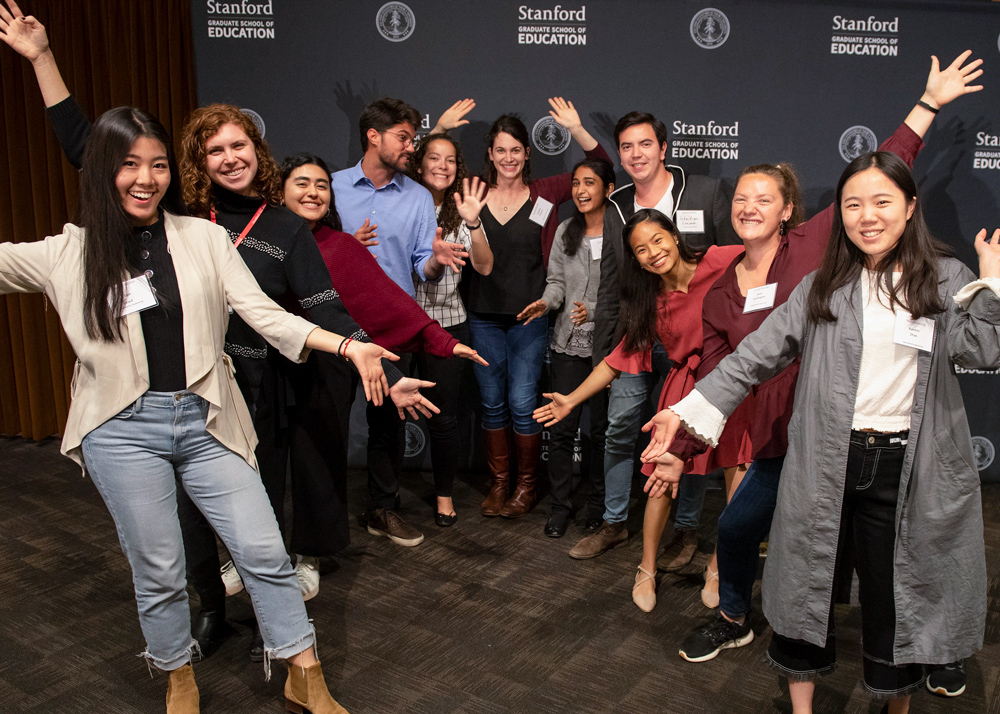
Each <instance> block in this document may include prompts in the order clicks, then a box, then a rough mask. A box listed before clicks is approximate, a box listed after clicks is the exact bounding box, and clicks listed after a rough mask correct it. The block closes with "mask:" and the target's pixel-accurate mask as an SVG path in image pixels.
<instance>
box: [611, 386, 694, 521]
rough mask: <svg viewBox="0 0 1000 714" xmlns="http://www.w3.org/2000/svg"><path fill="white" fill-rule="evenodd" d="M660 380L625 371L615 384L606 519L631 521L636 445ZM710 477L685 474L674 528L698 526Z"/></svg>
mask: <svg viewBox="0 0 1000 714" xmlns="http://www.w3.org/2000/svg"><path fill="white" fill-rule="evenodd" d="M656 382H657V378H656V375H655V374H654V373H653V372H642V373H640V374H629V373H628V372H622V373H621V375H620V376H619V377H618V379H616V380H615V381H613V382H612V383H611V394H610V395H609V396H608V432H607V438H606V440H605V445H604V520H606V521H607V522H608V523H624V522H625V520H626V519H628V501H629V497H630V496H631V494H632V474H633V471H634V469H635V442H636V440H637V439H638V438H639V430H640V429H641V428H642V425H643V424H644V423H645V422H647V421H649V419H650V418H651V417H652V415H653V408H654V407H653V404H652V402H651V401H650V397H651V392H652V390H653V388H654V387H655V386H656ZM707 488H708V478H707V477H706V476H700V475H690V474H684V475H683V476H682V477H681V483H680V488H679V489H678V491H677V504H676V505H675V506H674V528H677V529H682V530H686V529H694V528H697V527H698V520H699V518H700V516H701V509H702V506H703V505H704V503H705V490H706V489H707Z"/></svg>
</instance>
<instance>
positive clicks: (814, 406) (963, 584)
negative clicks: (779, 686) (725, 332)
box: [645, 152, 1000, 714]
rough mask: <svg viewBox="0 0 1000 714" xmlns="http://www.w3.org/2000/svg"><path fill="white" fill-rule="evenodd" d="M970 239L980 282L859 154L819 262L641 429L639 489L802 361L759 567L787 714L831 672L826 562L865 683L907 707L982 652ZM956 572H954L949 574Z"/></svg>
mask: <svg viewBox="0 0 1000 714" xmlns="http://www.w3.org/2000/svg"><path fill="white" fill-rule="evenodd" d="M986 237H987V232H986V230H985V229H984V230H982V231H980V233H979V234H978V235H977V236H976V239H975V249H976V253H977V254H978V256H979V279H978V280H977V279H976V276H975V275H974V274H973V273H972V271H970V270H969V269H968V268H967V267H965V266H964V265H963V264H962V263H960V262H959V261H957V260H955V259H954V258H952V257H950V256H951V250H950V249H949V248H948V247H947V246H946V245H944V244H943V243H940V242H939V241H937V240H936V239H934V238H933V236H932V235H931V233H930V230H929V229H928V228H927V225H926V224H925V223H924V219H923V215H922V212H921V208H920V201H919V200H918V198H917V188H916V183H915V181H914V180H913V175H912V174H911V172H910V169H909V167H908V166H907V165H906V163H905V162H904V161H903V160H902V159H900V158H899V157H898V156H896V155H895V154H892V153H889V152H875V153H871V154H864V155H862V156H859V157H858V158H857V159H855V160H854V161H852V162H851V163H850V164H849V165H848V167H847V168H846V169H845V170H844V173H843V174H842V175H841V177H840V181H839V182H838V184H837V193H836V201H835V203H834V215H833V225H832V231H831V236H830V241H829V243H828V245H827V247H826V252H825V255H824V257H823V261H822V264H821V265H820V267H819V269H818V270H817V271H815V272H814V273H811V274H810V275H808V276H806V278H805V279H804V280H803V281H802V282H801V283H800V284H799V285H798V287H796V288H795V290H794V291H792V294H791V296H790V297H789V298H788V300H787V302H785V303H784V304H782V305H781V306H780V307H779V308H777V309H776V310H774V311H773V312H772V313H771V314H770V315H769V316H768V318H767V319H766V320H764V323H763V324H762V325H761V326H760V328H759V329H758V330H757V331H756V332H754V333H753V334H751V335H749V336H748V337H746V338H745V339H744V340H743V342H741V343H740V345H739V347H738V348H737V349H736V351H735V352H734V353H733V354H731V355H729V356H728V357H726V358H725V359H724V360H722V362H720V363H719V366H718V367H716V369H715V370H713V371H712V373H711V374H709V375H708V376H707V377H705V378H704V379H702V380H700V381H699V382H698V384H697V385H696V388H695V391H693V392H691V394H690V395H688V397H686V398H685V399H683V400H681V401H680V402H678V403H676V404H674V405H672V406H671V407H670V409H669V410H666V411H663V412H661V413H660V414H658V415H657V418H656V424H657V435H656V437H654V438H655V441H654V442H651V444H650V450H649V452H648V453H647V454H646V455H645V457H646V458H647V459H651V460H657V459H660V458H662V457H664V456H665V457H666V459H665V461H664V463H663V464H659V463H658V464H657V467H656V471H655V472H654V475H653V478H651V479H650V482H649V491H650V493H661V492H663V491H664V490H668V489H670V488H672V484H673V482H674V480H675V477H676V468H675V467H674V466H673V465H672V461H673V459H671V458H670V455H669V454H665V455H664V454H662V450H663V449H665V448H666V446H667V445H668V444H669V440H670V439H671V438H672V436H673V433H674V432H675V431H676V428H677V427H678V425H679V424H681V423H683V424H684V425H685V428H686V429H687V430H688V431H689V432H690V433H691V434H693V435H694V436H696V437H698V438H699V439H701V440H702V441H705V442H706V443H709V444H711V443H712V442H713V441H714V440H715V438H716V434H717V432H718V431H719V430H720V429H721V427H722V426H723V425H724V424H725V415H726V414H727V413H728V412H729V411H730V410H731V409H732V408H733V407H734V406H735V405H736V404H738V403H739V401H740V400H742V399H743V396H744V395H745V394H746V393H747V392H748V391H749V389H750V387H751V386H752V385H753V384H757V383H760V382H762V381H764V380H766V379H768V378H770V377H771V376H773V375H775V374H777V373H778V372H780V371H781V370H782V369H784V368H785V367H786V366H787V365H789V364H790V363H791V362H792V361H793V360H795V359H796V358H800V359H801V367H800V371H799V376H798V382H797V388H796V393H795V406H794V409H793V412H792V416H791V421H790V422H789V426H788V452H787V455H786V456H785V458H784V464H783V467H782V469H781V474H782V477H781V479H780V481H779V484H778V496H777V508H776V510H775V513H774V521H773V525H772V527H771V537H770V545H769V549H768V558H767V566H766V568H765V570H764V583H763V602H764V614H765V615H766V617H767V619H768V621H769V622H770V623H771V626H772V627H773V629H774V636H773V638H772V640H771V644H770V647H769V649H768V657H769V658H770V660H771V663H772V664H773V665H774V666H775V668H776V669H777V670H778V672H779V673H780V674H781V675H783V676H786V677H787V678H788V680H789V692H790V694H791V698H792V707H793V711H794V712H796V714H800V713H806V712H811V711H812V697H813V691H814V687H815V678H816V677H817V676H821V675H824V674H827V673H829V672H830V671H832V670H833V668H834V666H835V664H836V656H835V637H834V630H835V628H834V624H833V604H834V603H833V597H832V594H833V593H836V592H837V591H838V589H839V588H838V582H837V580H838V576H839V575H840V574H841V573H842V572H843V571H841V569H840V568H839V567H838V564H839V563H840V562H841V561H842V560H843V559H844V558H847V557H850V556H851V555H853V560H854V564H855V570H856V571H857V574H858V579H859V580H860V584H861V585H860V591H859V595H860V599H861V615H862V640H863V643H864V652H863V654H864V683H865V686H866V687H867V688H868V690H869V691H870V692H872V693H873V694H874V695H875V696H876V697H878V698H880V699H888V709H889V712H890V713H891V714H899V713H901V712H906V711H908V709H909V699H910V694H912V692H914V691H915V690H916V689H917V688H918V687H920V685H921V683H922V681H923V671H922V665H925V664H931V665H934V664H937V665H941V664H946V663H949V662H953V661H956V660H959V659H962V658H965V657H968V656H970V655H972V654H973V653H974V652H975V651H976V650H978V649H979V648H980V647H982V644H983V631H984V626H985V615H986V599H985V593H986V562H985V552H984V544H983V521H982V505H981V500H980V494H979V474H978V473H977V471H976V469H975V467H974V466H973V465H974V464H975V463H976V459H975V456H974V454H973V448H972V440H971V436H970V434H969V425H968V421H967V420H966V415H965V406H964V404H963V402H962V393H961V390H960V388H959V384H958V378H957V377H956V376H955V372H954V370H953V369H952V364H953V363H954V364H955V365H957V366H959V367H963V368H967V369H990V370H992V369H996V368H998V367H1000V339H998V335H1000V230H997V231H995V232H994V233H993V236H992V239H991V240H990V241H989V242H987V241H986ZM956 563H957V564H961V571H960V572H956V570H955V567H956Z"/></svg>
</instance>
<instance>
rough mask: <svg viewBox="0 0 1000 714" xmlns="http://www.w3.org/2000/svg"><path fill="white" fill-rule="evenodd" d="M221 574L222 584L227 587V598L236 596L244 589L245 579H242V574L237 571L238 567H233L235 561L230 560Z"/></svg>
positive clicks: (223, 567)
mask: <svg viewBox="0 0 1000 714" xmlns="http://www.w3.org/2000/svg"><path fill="white" fill-rule="evenodd" d="M219 574H220V575H221V576H222V582H223V583H224V584H225V586H226V597H229V596H230V595H235V594H236V593H238V592H239V591H240V590H242V589H243V579H242V578H241V577H240V572H239V571H238V570H237V569H236V566H235V565H233V561H231V560H230V561H228V562H227V563H226V564H225V565H223V566H222V570H221V571H220V572H219Z"/></svg>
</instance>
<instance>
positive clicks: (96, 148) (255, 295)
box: [0, 107, 392, 714]
mask: <svg viewBox="0 0 1000 714" xmlns="http://www.w3.org/2000/svg"><path fill="white" fill-rule="evenodd" d="M176 173H177V169H176V164H175V162H174V158H173V152H172V151H171V148H170V140H169V137H168V136H167V133H166V130H165V129H164V128H163V126H162V125H161V124H160V123H159V122H158V121H157V120H156V119H155V118H153V117H152V116H150V115H148V114H146V113H144V112H142V111H141V110H139V109H135V108H132V107H120V108H118V109H113V110H111V111H109V112H107V113H105V114H104V115H102V116H101V118H100V119H99V120H98V121H97V123H96V124H95V125H94V127H93V131H92V132H91V136H90V139H89V141H88V143H87V148H86V150H85V152H84V155H83V162H82V176H81V201H80V205H81V217H80V226H75V225H72V224H67V225H66V226H65V228H64V231H63V233H62V234H60V235H57V236H53V237H50V238H48V239H46V240H44V241H39V242H34V243H19V244H12V243H4V244H0V292H43V293H45V295H46V296H47V297H48V299H49V301H50V302H51V304H52V305H53V306H54V307H55V308H56V309H57V310H58V311H59V314H60V318H61V320H62V324H63V328H64V330H65V331H66V334H67V336H68V338H69V340H70V343H71V344H72V346H73V349H74V351H75V352H76V354H77V356H78V360H77V364H76V368H75V370H74V376H73V386H72V397H73V401H72V404H71V406H70V414H69V418H68V421H67V425H66V432H65V435H64V438H63V445H62V451H63V453H64V454H66V455H67V456H69V457H71V458H73V459H74V460H75V461H77V462H78V463H80V464H81V465H83V467H84V468H85V470H86V471H87V472H88V473H89V474H90V476H91V478H92V479H93V481H94V484H95V485H96V486H97V489H98V491H99V492H100V494H101V497H102V498H103V499H104V501H105V503H106V504H107V506H108V510H109V511H110V512H111V515H112V517H113V518H114V520H115V525H116V527H117V529H118V536H119V540H120V541H121V546H122V550H123V552H124V553H125V555H126V557H127V558H128V560H129V564H130V565H131V567H132V573H133V580H134V583H135V593H136V602H137V605H138V609H139V620H140V624H141V625H142V630H143V634H144V636H145V638H146V642H147V649H146V652H145V653H144V656H145V657H146V659H147V660H148V661H149V662H150V663H151V664H153V665H155V666H156V667H157V668H159V669H161V670H163V671H166V672H168V673H169V682H168V685H167V699H166V705H167V712H168V714H197V712H198V711H199V704H198V699H199V696H198V688H197V686H196V684H195V681H194V675H193V672H192V669H191V664H190V663H191V658H192V653H194V652H197V650H198V645H197V642H196V641H195V640H194V639H193V638H192V634H191V621H190V611H189V609H188V598H187V593H186V591H185V576H184V565H183V564H184V553H183V544H182V538H181V527H180V523H179V521H178V517H177V510H176V492H177V490H178V489H177V484H178V483H179V484H181V485H182V487H183V490H184V491H185V492H186V493H187V494H188V496H189V497H190V498H191V500H192V501H193V502H194V503H195V504H196V505H197V507H198V509H199V510H200V511H201V512H202V513H204V514H205V516H206V517H207V518H208V519H209V520H210V521H211V523H212V526H213V528H214V529H215V530H216V532H218V533H219V535H220V537H221V538H222V539H223V541H224V542H225V543H226V546H227V547H228V548H229V550H230V552H231V553H232V555H233V558H234V559H235V560H236V562H237V563H238V565H239V568H240V570H241V572H242V573H243V575H244V579H245V583H246V586H247V588H248V589H249V590H250V592H251V593H252V595H253V604H254V608H255V610H256V612H257V614H258V620H259V621H260V622H261V623H262V634H263V637H264V642H265V647H266V653H267V658H268V662H270V660H271V659H287V660H288V664H289V676H288V680H287V682H286V684H285V698H286V701H287V706H288V708H289V709H293V710H294V709H295V708H296V707H297V708H298V710H300V711H301V708H303V707H306V708H308V709H309V711H311V712H313V714H320V713H323V714H336V713H337V712H343V711H344V710H343V708H342V707H340V706H339V705H338V704H337V703H336V702H335V701H334V700H333V699H332V698H331V697H330V695H329V692H328V691H327V689H326V684H325V682H324V680H323V675H322V671H321V669H320V666H319V662H318V661H317V660H316V658H315V655H314V646H315V633H314V631H313V628H312V626H311V625H310V624H309V620H308V617H307V615H306V611H305V607H304V606H303V603H302V597H301V595H300V593H299V588H298V584H297V583H296V580H295V574H294V571H293V570H292V567H291V563H290V562H289V559H288V556H287V554H286V553H285V549H284V544H283V543H282V540H281V534H280V532H279V530H278V527H277V522H276V520H275V517H274V512H273V509H272V508H271V505H270V503H269V502H268V499H267V496H266V494H265V492H264V489H263V487H262V485H261V481H260V478H259V476H258V474H257V471H256V468H255V467H256V465H257V463H256V459H255V455H254V446H255V443H256V438H255V436H254V432H253V427H252V424H251V420H250V415H249V413H248V411H247V408H246V405H245V403H244V401H243V399H242V397H241V396H240V393H239V390H238V388H237V386H236V383H235V380H234V379H233V371H232V362H231V360H230V358H229V356H228V355H226V354H225V353H224V352H223V350H222V343H223V335H224V333H225V330H226V325H227V323H228V321H229V315H228V310H229V309H232V310H234V312H235V313H236V314H238V315H241V316H242V317H243V318H244V320H245V321H246V324H247V325H248V326H250V327H252V328H253V329H257V330H260V331H261V334H262V335H263V336H264V338H265V339H266V340H267V341H268V342H269V343H270V344H271V345H272V346H273V347H274V348H275V349H278V350H280V352H281V354H282V355H283V358H287V359H291V360H296V361H300V360H302V359H304V358H305V357H306V356H307V354H308V352H309V350H310V349H320V350H324V351H328V352H333V353H337V354H340V355H341V356H344V357H347V358H348V359H350V360H352V361H354V362H356V363H358V364H359V366H360V367H361V368H362V369H363V371H365V372H366V373H368V374H369V378H368V379H366V382H367V385H368V388H369V389H371V390H373V391H374V390H377V389H379V388H381V387H384V384H378V383H381V382H383V379H384V378H383V377H382V375H381V368H380V365H379V360H380V359H381V358H382V357H386V356H389V357H391V356H392V355H391V353H388V352H386V351H385V350H383V349H382V348H380V347H378V346H376V345H370V344H364V343H360V342H358V341H353V340H350V339H349V338H347V337H344V336H341V335H337V334H332V333H329V332H325V331H324V330H321V329H318V328H316V327H315V325H312V324H310V323H308V322H306V321H305V320H304V319H302V318H299V317H296V316H293V315H289V314H287V313H285V312H284V311H283V310H282V309H281V308H280V307H279V306H278V305H276V304H275V303H274V302H273V301H271V300H270V299H269V298H267V296H266V295H265V294H264V293H263V292H261V290H260V288H259V287H258V286H257V284H256V282H255V281H254V278H253V276H252V275H251V273H250V271H249V270H248V269H247V267H246V265H245V264H244V263H243V261H242V260H240V258H239V256H238V255H237V253H236V250H235V249H234V248H233V246H232V243H231V242H230V241H229V238H228V236H227V235H226V233H225V231H224V230H222V229H221V228H218V227H216V226H213V225H212V224H211V223H209V222H208V221H203V220H199V219H196V218H189V217H186V216H184V215H183V214H184V206H183V203H182V202H181V199H180V191H179V190H178V188H179V187H178V184H177V182H176V181H174V180H173V179H174V176H175V175H176ZM161 205H162V210H161ZM267 670H268V674H269V673H270V669H269V665H268V666H267Z"/></svg>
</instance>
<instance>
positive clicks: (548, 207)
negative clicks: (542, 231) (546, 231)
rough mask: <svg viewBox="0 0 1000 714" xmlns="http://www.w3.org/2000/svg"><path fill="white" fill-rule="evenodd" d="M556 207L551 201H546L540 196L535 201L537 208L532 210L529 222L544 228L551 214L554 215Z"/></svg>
mask: <svg viewBox="0 0 1000 714" xmlns="http://www.w3.org/2000/svg"><path fill="white" fill-rule="evenodd" d="M554 205H555V204H553V203H552V202H551V201H546V200H545V199H544V198H542V197H541V196H539V197H538V198H536V199H535V206H534V208H532V209H531V215H530V216H528V220H530V221H531V222H532V223H537V224H538V225H540V226H544V225H545V221H547V220H549V214H550V213H552V208H553V206H554Z"/></svg>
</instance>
